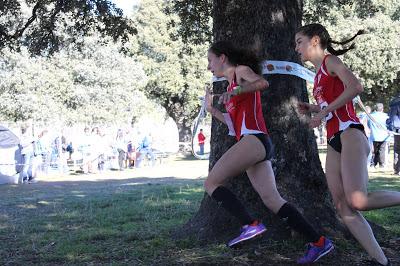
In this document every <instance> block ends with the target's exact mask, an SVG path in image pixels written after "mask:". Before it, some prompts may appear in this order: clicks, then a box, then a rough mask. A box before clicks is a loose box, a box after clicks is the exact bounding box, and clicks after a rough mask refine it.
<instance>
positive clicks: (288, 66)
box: [212, 60, 315, 83]
mask: <svg viewBox="0 0 400 266" xmlns="http://www.w3.org/2000/svg"><path fill="white" fill-rule="evenodd" d="M261 64H262V73H263V74H264V75H269V74H283V75H293V76H297V77H299V78H302V79H304V80H306V81H309V82H311V83H314V76H315V73H314V72H312V71H311V70H309V69H307V68H305V67H303V66H301V65H299V64H297V63H293V62H288V61H275V60H265V61H263V62H262V63H261ZM223 80H226V79H225V78H218V77H215V76H214V77H213V78H212V82H218V81H223Z"/></svg>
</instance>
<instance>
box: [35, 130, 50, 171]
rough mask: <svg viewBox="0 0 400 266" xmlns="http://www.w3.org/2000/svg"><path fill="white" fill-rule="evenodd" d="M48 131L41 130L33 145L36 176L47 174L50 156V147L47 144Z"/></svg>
mask: <svg viewBox="0 0 400 266" xmlns="http://www.w3.org/2000/svg"><path fill="white" fill-rule="evenodd" d="M47 133H48V131H47V130H43V131H42V132H40V134H39V135H38V139H37V140H36V142H35V143H34V155H35V157H34V160H36V163H34V164H35V165H36V172H37V173H38V174H37V175H38V176H40V175H44V174H47V161H48V157H49V154H50V147H49V145H48V144H47V138H46V135H47Z"/></svg>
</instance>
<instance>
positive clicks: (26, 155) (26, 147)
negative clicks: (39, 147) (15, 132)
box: [18, 125, 34, 183]
mask: <svg viewBox="0 0 400 266" xmlns="http://www.w3.org/2000/svg"><path fill="white" fill-rule="evenodd" d="M33 143H34V138H33V136H32V132H31V130H30V127H29V126H27V125H24V126H22V127H21V137H20V144H19V145H20V148H21V155H22V170H21V172H20V176H19V181H18V183H28V182H29V181H30V180H32V179H33V174H32V166H33V165H32V163H33V157H34V150H33V149H34V146H33Z"/></svg>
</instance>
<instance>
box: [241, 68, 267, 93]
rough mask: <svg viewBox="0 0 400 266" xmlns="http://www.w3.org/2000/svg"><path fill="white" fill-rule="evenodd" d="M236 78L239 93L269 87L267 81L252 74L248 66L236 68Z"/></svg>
mask: <svg viewBox="0 0 400 266" xmlns="http://www.w3.org/2000/svg"><path fill="white" fill-rule="evenodd" d="M236 77H237V81H238V84H239V86H240V88H241V89H240V92H239V93H248V92H255V91H260V90H265V89H267V88H268V86H269V84H268V81H266V80H265V79H264V78H263V77H262V76H260V75H258V74H256V73H254V71H253V70H252V69H251V68H250V67H248V66H243V65H240V66H238V67H237V68H236Z"/></svg>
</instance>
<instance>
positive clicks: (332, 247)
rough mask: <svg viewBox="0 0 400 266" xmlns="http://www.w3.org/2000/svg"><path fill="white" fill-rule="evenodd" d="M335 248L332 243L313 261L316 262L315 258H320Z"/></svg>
mask: <svg viewBox="0 0 400 266" xmlns="http://www.w3.org/2000/svg"><path fill="white" fill-rule="evenodd" d="M334 249H335V246H334V245H332V246H331V247H330V248H329V249H328V250H326V251H325V252H324V253H321V254H320V255H319V256H318V257H317V258H316V259H315V260H314V261H313V262H316V261H317V260H319V259H320V258H322V257H323V256H325V255H327V254H328V253H329V252H331V251H332V250H334Z"/></svg>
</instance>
